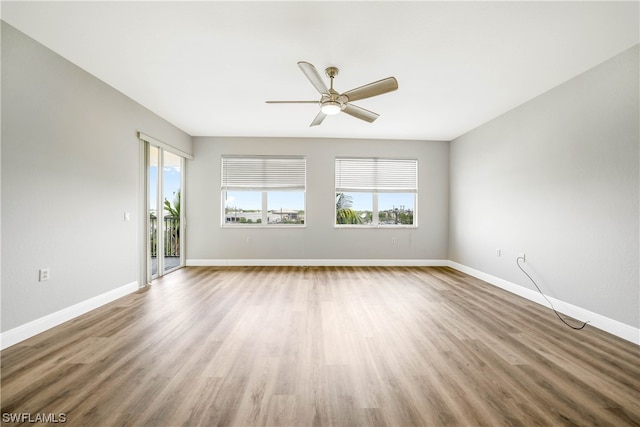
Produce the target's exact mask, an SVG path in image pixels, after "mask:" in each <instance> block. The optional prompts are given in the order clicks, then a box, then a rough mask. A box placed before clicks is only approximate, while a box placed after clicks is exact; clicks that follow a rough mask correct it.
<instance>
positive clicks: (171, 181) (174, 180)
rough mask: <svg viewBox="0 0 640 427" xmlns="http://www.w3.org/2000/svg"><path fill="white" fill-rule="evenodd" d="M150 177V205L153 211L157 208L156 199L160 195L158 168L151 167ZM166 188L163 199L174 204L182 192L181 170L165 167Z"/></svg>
mask: <svg viewBox="0 0 640 427" xmlns="http://www.w3.org/2000/svg"><path fill="white" fill-rule="evenodd" d="M149 169H150V177H149V186H150V192H149V203H150V207H151V209H154V208H155V204H156V197H157V194H158V190H157V188H158V177H157V175H158V174H157V170H158V167H157V166H151V167H150V168H149ZM163 176H164V183H163V184H164V188H163V192H162V195H163V197H162V199H163V200H164V199H167V200H169V201H170V202H171V203H172V204H173V201H174V200H175V197H176V196H175V195H176V193H177V192H178V191H179V190H180V168H179V167H175V166H165V167H164V173H163Z"/></svg>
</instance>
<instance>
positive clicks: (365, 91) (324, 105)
mask: <svg viewBox="0 0 640 427" xmlns="http://www.w3.org/2000/svg"><path fill="white" fill-rule="evenodd" d="M298 67H300V69H301V70H302V72H303V73H304V75H305V76H306V77H307V79H309V81H310V82H311V84H312V85H313V87H315V88H316V90H317V91H318V92H319V93H320V100H319V101H266V102H267V104H315V103H318V104H319V105H320V111H319V112H318V115H317V116H316V117H315V119H313V121H312V122H311V125H310V126H317V125H319V124H320V123H322V121H323V120H324V118H325V117H326V116H334V115H336V114H338V113H340V112H341V111H343V112H345V113H347V114H349V115H350V116H353V117H355V118H357V119H360V120H364V121H366V122H369V123H372V122H373V121H375V120H376V119H377V118H378V117H379V114H377V113H374V112H373V111H369V110H366V109H364V108H362V107H358V106H356V105H354V104H350V103H349V102H350V101H357V100H359V99H366V98H371V97H374V96H378V95H382V94H383V93H387V92H392V91H394V90H397V89H398V81H397V80H396V78H395V77H387V78H386V79H382V80H378V81H376V82H373V83H369V84H367V85H364V86H360V87H358V88H355V89H352V90H350V91H347V92H345V93H342V94H340V93H338V92H337V91H336V90H335V89H334V88H333V79H334V78H335V76H337V75H338V71H339V70H338V68H336V67H327V68H326V69H325V70H324V71H325V73H326V75H327V76H328V77H329V79H330V86H329V87H328V88H327V85H325V83H324V81H323V80H322V77H321V76H320V73H318V70H317V69H316V67H314V66H313V65H312V64H310V63H308V62H305V61H300V62H298Z"/></svg>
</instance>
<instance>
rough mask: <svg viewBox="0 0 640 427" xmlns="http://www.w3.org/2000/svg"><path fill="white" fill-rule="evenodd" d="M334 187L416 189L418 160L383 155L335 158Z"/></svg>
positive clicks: (404, 191)
mask: <svg viewBox="0 0 640 427" xmlns="http://www.w3.org/2000/svg"><path fill="white" fill-rule="evenodd" d="M336 191H339V192H380V193H384V192H403V193H417V191H418V160H416V159H383V158H337V159H336Z"/></svg>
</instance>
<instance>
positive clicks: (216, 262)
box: [186, 259, 449, 267]
mask: <svg viewBox="0 0 640 427" xmlns="http://www.w3.org/2000/svg"><path fill="white" fill-rule="evenodd" d="M186 265H187V266H188V267H225V266H233V267H236V266H245V267H257V266H274V267H279V266H306V267H319V266H322V267H444V266H447V265H449V261H448V260H445V259H432V260H424V259H188V260H187V261H186Z"/></svg>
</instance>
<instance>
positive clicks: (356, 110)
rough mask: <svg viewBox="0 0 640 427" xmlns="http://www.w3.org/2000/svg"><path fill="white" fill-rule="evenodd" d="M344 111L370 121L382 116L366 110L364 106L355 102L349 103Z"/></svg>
mask: <svg viewBox="0 0 640 427" xmlns="http://www.w3.org/2000/svg"><path fill="white" fill-rule="evenodd" d="M342 112H343V113H347V114H349V115H350V116H353V117H355V118H357V119H360V120H364V121H365V122H369V123H372V122H374V121H375V120H376V119H377V118H378V117H380V114H377V113H374V112H373V111H369V110H365V109H364V108H362V107H358V106H357V105H353V104H347V105H346V107H344V110H342Z"/></svg>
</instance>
